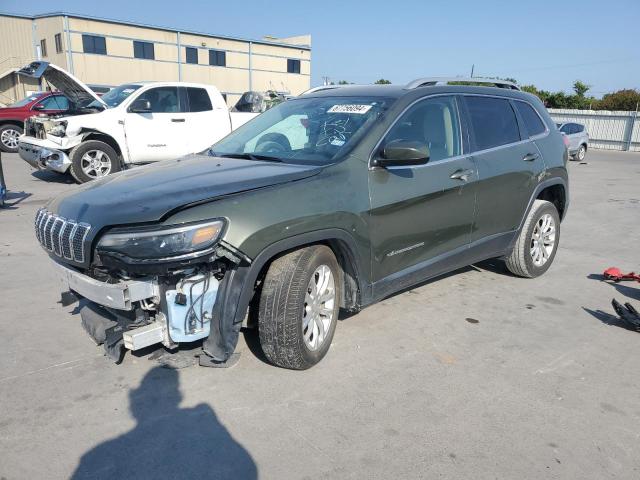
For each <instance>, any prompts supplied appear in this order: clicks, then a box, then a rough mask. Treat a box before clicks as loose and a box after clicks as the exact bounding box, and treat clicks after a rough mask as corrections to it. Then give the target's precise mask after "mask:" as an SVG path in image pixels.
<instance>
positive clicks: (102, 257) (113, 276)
mask: <svg viewBox="0 0 640 480" xmlns="http://www.w3.org/2000/svg"><path fill="white" fill-rule="evenodd" d="M224 227H225V224H224V221H223V220H213V221H207V222H198V223H194V224H188V225H179V226H168V227H158V226H155V227H149V226H144V227H138V228H128V229H124V228H113V229H110V230H108V231H107V233H105V234H104V235H102V236H101V238H100V240H99V241H98V242H97V245H96V248H95V252H94V255H93V256H92V259H91V261H90V262H88V263H87V262H85V260H86V258H85V257H86V256H87V254H86V253H85V252H84V251H80V252H79V251H78V249H79V248H80V247H81V246H82V245H83V243H84V241H83V236H86V234H87V232H88V231H89V230H90V228H91V227H90V226H88V225H84V224H75V223H73V222H68V221H67V220H65V219H64V218H62V217H58V216H56V215H52V214H50V213H49V212H45V211H42V213H39V214H38V216H37V217H36V232H37V236H38V239H39V240H40V241H41V244H42V245H43V247H45V248H46V249H47V250H49V252H50V254H53V255H52V256H54V257H58V258H54V259H55V260H56V262H55V265H56V268H57V271H58V273H59V276H60V278H61V280H62V283H63V290H64V291H66V292H67V293H64V294H63V304H69V303H71V302H72V301H74V300H81V304H80V305H81V308H80V313H81V317H82V325H83V327H84V328H85V330H86V331H87V332H88V333H89V334H90V336H91V337H92V338H93V339H94V341H95V342H96V343H97V344H101V345H104V349H105V352H106V354H107V355H108V356H109V357H110V358H112V359H113V360H114V361H116V362H117V363H119V362H120V361H121V360H122V358H123V356H124V354H125V352H126V350H132V351H135V350H140V349H143V348H146V347H149V346H151V345H156V344H162V345H164V346H165V347H166V348H167V349H169V350H174V349H176V348H177V347H178V345H179V344H181V343H192V342H196V341H198V340H203V339H204V342H203V351H204V354H206V356H207V359H206V362H202V361H201V363H209V364H211V363H214V364H215V363H224V362H226V361H227V360H228V359H229V358H230V357H231V355H232V354H233V352H234V350H235V346H236V343H237V340H238V335H239V332H240V327H241V324H240V323H237V322H236V321H235V318H236V315H235V310H233V314H232V315H228V314H225V311H226V312H228V311H229V310H228V308H226V307H225V306H224V305H223V303H224V302H226V301H231V302H232V303H233V299H230V298H229V291H230V289H229V284H230V282H232V279H233V278H234V272H235V271H237V269H239V268H241V267H244V266H248V265H249V264H250V263H251V260H250V259H249V258H247V257H246V256H245V255H243V254H242V253H240V252H238V251H237V250H236V249H235V248H233V247H232V246H230V245H227V244H226V243H225V242H223V241H220V240H219V238H220V236H221V233H222V232H223V231H224ZM78 232H80V233H78ZM66 260H71V262H67V261H66ZM83 262H85V263H87V265H88V266H87V268H77V267H76V266H74V265H73V264H74V263H75V264H78V263H83ZM236 304H237V302H236Z"/></svg>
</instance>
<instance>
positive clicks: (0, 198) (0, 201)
mask: <svg viewBox="0 0 640 480" xmlns="http://www.w3.org/2000/svg"><path fill="white" fill-rule="evenodd" d="M6 196H7V185H6V184H5V183H4V172H3V171H2V153H0V207H4V199H5V198H6Z"/></svg>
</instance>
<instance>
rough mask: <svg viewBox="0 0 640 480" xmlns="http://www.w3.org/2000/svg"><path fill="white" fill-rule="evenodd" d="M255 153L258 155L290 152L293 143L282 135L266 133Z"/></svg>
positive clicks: (257, 143)
mask: <svg viewBox="0 0 640 480" xmlns="http://www.w3.org/2000/svg"><path fill="white" fill-rule="evenodd" d="M255 151H256V152H257V153H280V152H290V151H291V143H289V139H288V138H287V137H286V136H284V135H283V134H282V133H277V132H271V133H266V134H264V135H263V136H261V137H260V138H259V139H258V141H257V142H256V148H255Z"/></svg>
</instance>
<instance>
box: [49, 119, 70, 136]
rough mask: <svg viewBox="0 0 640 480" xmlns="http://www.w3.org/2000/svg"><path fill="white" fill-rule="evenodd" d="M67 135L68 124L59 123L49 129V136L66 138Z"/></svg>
mask: <svg viewBox="0 0 640 480" xmlns="http://www.w3.org/2000/svg"><path fill="white" fill-rule="evenodd" d="M66 133H67V122H58V123H56V124H55V125H54V126H53V127H51V128H50V129H49V135H54V136H56V137H64V135H65V134H66Z"/></svg>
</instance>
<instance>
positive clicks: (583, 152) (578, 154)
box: [576, 145, 587, 162]
mask: <svg viewBox="0 0 640 480" xmlns="http://www.w3.org/2000/svg"><path fill="white" fill-rule="evenodd" d="M586 155H587V147H586V145H580V148H578V151H577V152H576V160H578V161H580V162H581V161H583V160H584V157H585V156H586Z"/></svg>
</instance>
